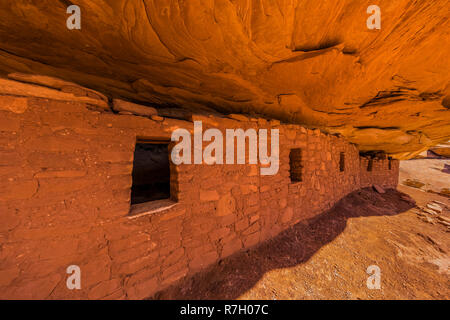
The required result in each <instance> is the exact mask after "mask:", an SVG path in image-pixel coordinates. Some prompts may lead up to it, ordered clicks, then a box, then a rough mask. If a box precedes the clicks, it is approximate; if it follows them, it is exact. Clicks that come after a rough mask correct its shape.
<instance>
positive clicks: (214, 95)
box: [0, 0, 450, 159]
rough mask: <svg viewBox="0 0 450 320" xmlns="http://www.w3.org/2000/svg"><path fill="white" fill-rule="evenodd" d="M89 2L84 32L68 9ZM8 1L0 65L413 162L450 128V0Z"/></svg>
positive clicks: (1, 8) (0, 32)
mask: <svg viewBox="0 0 450 320" xmlns="http://www.w3.org/2000/svg"><path fill="white" fill-rule="evenodd" d="M72 2H73V4H77V5H79V6H80V8H81V25H82V27H81V30H69V29H67V28H66V19H67V18H68V17H69V15H68V14H67V13H66V9H67V7H68V6H69V5H71V4H72ZM72 2H71V1H68V0H59V1H55V0H41V1H26V0H16V1H2V2H1V3H0V39H1V41H0V75H1V76H7V75H8V74H10V73H15V72H20V73H28V74H33V75H45V76H50V77H57V78H60V79H63V80H65V81H70V82H75V83H77V84H79V85H82V86H85V87H88V88H91V89H93V90H96V91H98V92H102V93H104V94H106V95H107V96H109V97H110V98H119V99H123V100H129V101H132V102H136V103H140V104H144V105H148V106H152V107H155V108H157V109H158V108H172V107H178V108H183V109H187V110H190V111H204V110H206V111H209V112H211V111H216V112H220V113H227V114H228V113H245V114H258V115H263V116H266V117H270V118H276V119H279V120H282V121H284V122H292V123H299V124H303V125H306V126H310V127H318V128H321V129H322V130H326V131H328V132H332V133H340V134H342V135H344V136H345V137H346V138H347V139H349V140H350V141H351V142H353V143H356V144H358V146H359V148H360V149H361V150H363V151H385V152H387V153H388V154H391V155H393V156H394V157H396V158H399V159H407V158H411V157H413V156H414V155H416V154H418V153H420V152H421V151H423V150H426V149H428V148H429V147H431V146H433V145H436V144H438V143H441V142H444V141H447V140H448V139H449V138H450V110H449V109H450V82H449V79H450V76H449V74H450V72H449V71H450V57H449V55H448V43H450V31H449V30H450V22H449V19H448V17H449V11H450V6H449V3H448V0H435V1H426V0H419V1H412V0H398V1H389V0H380V1H378V5H379V6H380V8H381V16H382V22H381V29H380V30H369V29H368V28H367V27H366V20H367V18H368V17H369V15H368V14H367V13H366V10H367V3H366V2H365V1H355V0H353V1H350V0H343V1H326V2H325V1H324V2H320V3H318V2H317V1H312V0H304V1H300V0H259V1H254V0H252V1H250V0H189V1H182V0H153V1H152V0H115V1H109V0H108V1H107V0H78V1H76V3H75V2H74V1H72Z"/></svg>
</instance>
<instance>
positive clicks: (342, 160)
mask: <svg viewBox="0 0 450 320" xmlns="http://www.w3.org/2000/svg"><path fill="white" fill-rule="evenodd" d="M339 171H341V172H344V171H345V154H344V152H341V153H340V155H339Z"/></svg>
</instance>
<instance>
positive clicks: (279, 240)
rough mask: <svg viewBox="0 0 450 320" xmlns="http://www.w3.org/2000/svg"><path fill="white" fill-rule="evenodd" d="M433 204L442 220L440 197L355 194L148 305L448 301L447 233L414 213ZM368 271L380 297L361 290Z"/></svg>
mask: <svg viewBox="0 0 450 320" xmlns="http://www.w3.org/2000/svg"><path fill="white" fill-rule="evenodd" d="M406 194H407V195H406ZM409 196H411V197H412V198H413V199H414V200H415V201H416V204H414V201H413V200H412V199H411V198H410V197H409ZM432 200H438V201H440V202H441V203H444V204H446V205H447V208H445V206H444V205H441V206H443V207H444V210H443V212H442V213H441V214H440V216H444V217H447V218H449V217H450V211H449V210H448V207H450V201H449V200H450V199H449V198H447V197H442V196H439V195H436V194H431V193H427V192H423V191H420V190H417V189H414V188H410V187H406V186H399V188H398V191H395V190H387V192H386V193H385V194H379V193H377V192H375V191H374V190H373V189H372V188H366V189H363V190H360V191H357V192H354V193H352V194H350V195H349V196H347V197H346V198H344V199H342V200H341V201H340V202H339V203H338V204H337V205H336V206H335V207H334V208H332V209H331V210H330V211H328V212H325V213H323V214H322V215H320V216H318V217H316V218H314V219H311V220H308V221H306V222H304V223H299V224H297V225H296V226H294V227H292V228H291V229H289V230H286V231H285V232H283V233H282V234H280V235H279V236H277V237H276V238H274V239H272V240H269V241H267V242H265V243H263V244H261V245H260V246H258V247H256V248H253V249H251V250H248V251H246V252H241V253H238V254H236V255H234V256H232V257H230V258H228V259H226V260H223V261H220V262H219V263H217V264H215V265H214V266H212V267H211V268H209V269H208V270H206V271H204V272H201V273H199V274H197V275H195V276H194V277H193V278H190V279H184V280H182V281H181V282H180V283H178V284H176V285H175V286H173V287H171V288H168V289H167V290H165V291H163V292H160V293H158V294H157V295H155V296H154V297H153V298H154V299H449V298H450V254H449V253H450V229H449V226H448V225H445V224H441V223H440V222H439V221H440V220H439V219H437V216H438V215H429V216H428V215H427V214H425V216H424V213H423V212H422V211H421V210H419V209H417V208H415V207H416V205H417V206H418V207H420V206H425V205H426V204H427V203H429V202H430V201H432ZM444 219H445V218H444ZM371 265H376V266H378V267H379V268H380V270H381V289H379V290H377V289H368V287H367V284H366V282H367V278H368V277H369V274H367V273H366V270H367V267H369V266H371Z"/></svg>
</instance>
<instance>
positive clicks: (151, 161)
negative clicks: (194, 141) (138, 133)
mask: <svg viewBox="0 0 450 320" xmlns="http://www.w3.org/2000/svg"><path fill="white" fill-rule="evenodd" d="M169 198H170V166H169V145H168V144H166V143H158V142H156V143H155V142H151V141H149V142H140V141H138V142H137V143H136V148H135V150H134V161H133V186H132V187H131V204H132V205H133V204H139V203H144V202H149V201H154V200H161V199H169Z"/></svg>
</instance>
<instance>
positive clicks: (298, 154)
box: [289, 149, 303, 182]
mask: <svg viewBox="0 0 450 320" xmlns="http://www.w3.org/2000/svg"><path fill="white" fill-rule="evenodd" d="M289 165H290V169H289V170H290V175H291V182H301V181H303V180H302V178H303V177H302V171H303V164H302V149H291V152H290V154H289Z"/></svg>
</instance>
